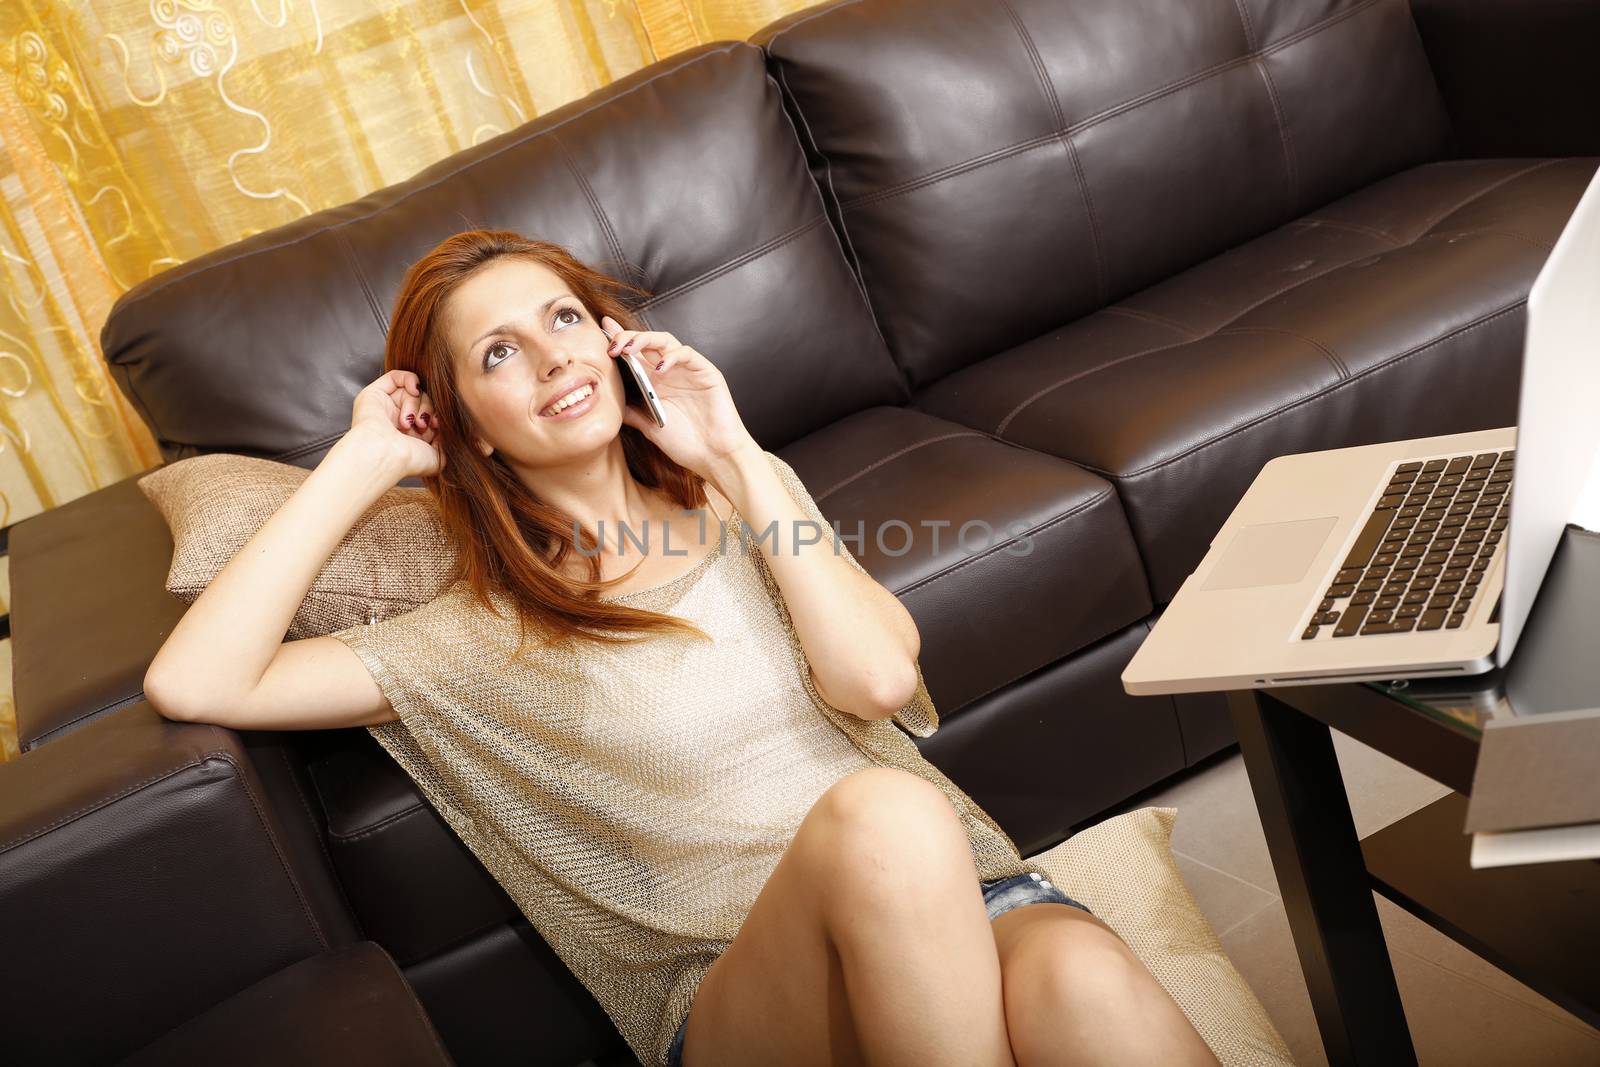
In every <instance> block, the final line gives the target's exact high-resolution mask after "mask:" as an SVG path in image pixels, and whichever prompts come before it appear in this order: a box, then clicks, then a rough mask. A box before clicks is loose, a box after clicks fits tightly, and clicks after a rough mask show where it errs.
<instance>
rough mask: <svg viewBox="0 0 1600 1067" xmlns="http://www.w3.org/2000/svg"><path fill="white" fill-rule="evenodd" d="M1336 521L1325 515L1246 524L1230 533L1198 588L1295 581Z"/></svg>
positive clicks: (1225, 587) (1301, 576)
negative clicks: (1225, 547)
mask: <svg viewBox="0 0 1600 1067" xmlns="http://www.w3.org/2000/svg"><path fill="white" fill-rule="evenodd" d="M1338 524H1339V519H1338V517H1337V516H1334V515H1329V516H1328V517H1326V518H1321V519H1296V520H1295V521H1293V522H1263V523H1258V524H1256V525H1255V526H1246V527H1245V528H1244V529H1242V530H1240V531H1239V532H1238V533H1236V534H1234V535H1233V540H1232V541H1231V542H1229V544H1228V548H1227V550H1226V551H1225V552H1224V553H1223V554H1222V559H1221V560H1220V561H1219V562H1218V563H1217V566H1216V569H1215V570H1213V571H1212V572H1211V576H1210V577H1209V578H1207V579H1206V584H1205V585H1202V586H1201V587H1200V588H1201V589H1247V588H1249V587H1251V586H1256V585H1287V584H1289V583H1291V582H1298V581H1299V580H1300V579H1302V578H1304V577H1305V576H1306V571H1307V570H1308V569H1309V568H1310V567H1311V561H1312V560H1314V559H1316V558H1317V553H1318V552H1320V551H1322V543H1323V542H1324V541H1326V540H1327V539H1328V534H1329V532H1330V531H1331V530H1332V529H1333V528H1334V527H1335V526H1337V525H1338Z"/></svg>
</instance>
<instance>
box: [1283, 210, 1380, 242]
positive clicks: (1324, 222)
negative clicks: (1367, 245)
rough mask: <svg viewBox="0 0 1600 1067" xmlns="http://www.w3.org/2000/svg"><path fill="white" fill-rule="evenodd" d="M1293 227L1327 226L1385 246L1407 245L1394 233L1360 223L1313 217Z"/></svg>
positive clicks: (1301, 220)
mask: <svg viewBox="0 0 1600 1067" xmlns="http://www.w3.org/2000/svg"><path fill="white" fill-rule="evenodd" d="M1293 225H1296V226H1303V227H1304V228H1306V229H1310V228H1311V227H1319V226H1327V227H1329V228H1331V229H1335V230H1349V231H1350V232H1351V233H1359V234H1361V235H1363V236H1365V237H1376V238H1377V239H1378V240H1380V241H1383V242H1384V243H1385V244H1389V245H1395V246H1398V245H1402V244H1405V243H1406V241H1405V240H1404V239H1403V238H1400V237H1396V236H1395V235H1394V234H1392V233H1388V232H1386V231H1384V230H1379V229H1376V228H1374V227H1372V226H1363V225H1361V224H1360V223H1358V222H1340V221H1338V220H1335V219H1322V218H1317V217H1316V216H1314V215H1312V216H1308V217H1306V218H1303V219H1299V220H1297V221H1296V222H1295V223H1293Z"/></svg>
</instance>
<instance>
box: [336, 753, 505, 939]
mask: <svg viewBox="0 0 1600 1067" xmlns="http://www.w3.org/2000/svg"><path fill="white" fill-rule="evenodd" d="M329 741H330V743H329V744H327V745H326V746H324V750H323V751H321V752H319V753H318V754H316V755H315V756H313V757H311V758H310V759H309V760H308V761H307V767H308V770H309V772H310V775H311V780H312V782H313V783H314V786H315V789H316V793H317V797H318V800H319V801H320V803H321V805H322V811H323V815H324V817H325V818H326V825H327V842H328V852H329V855H330V856H331V858H332V860H333V864H334V867H335V869H336V870H337V871H338V873H339V881H340V882H341V883H342V884H343V886H344V889H345V895H346V896H347V898H348V899H349V901H350V908H351V910H352V911H354V912H355V914H356V917H357V918H358V919H359V920H360V922H361V927H362V930H363V931H364V932H365V934H366V936H367V937H368V938H370V939H372V940H373V941H376V942H377V943H378V944H380V945H382V946H383V947H384V948H385V949H387V950H388V952H389V953H390V955H392V956H393V957H394V958H395V959H396V960H397V961H398V962H399V963H400V964H401V966H410V965H411V964H412V963H414V962H416V961H418V960H422V959H426V958H428V957H430V956H432V955H434V954H435V953H437V952H439V951H440V950H442V949H445V948H447V947H449V946H451V945H454V944H457V943H459V942H461V941H463V940H464V939H466V938H468V937H471V936H472V935H474V934H477V933H479V932H481V931H483V930H486V929H488V928H490V927H493V926H496V925H498V924H502V923H504V922H506V921H507V920H508V919H514V918H516V917H517V916H519V915H520V914H521V912H520V911H518V909H517V906H516V904H515V903H514V902H513V901H512V900H511V898H510V897H509V896H507V895H506V892H505V890H504V889H502V888H501V887H500V884H499V883H498V882H496V881H495V880H494V877H493V876H492V875H490V874H489V872H488V871H487V870H485V869H484V867H483V864H481V863H480V862H478V859H477V857H476V856H474V855H473V854H472V852H471V851H470V850H469V849H468V848H467V847H466V845H464V844H462V842H461V839H460V838H459V837H457V836H456V834H455V832H454V831H453V830H451V829H450V827H449V825H448V824H446V823H445V821H444V820H443V819H442V818H440V817H439V815H438V814H437V813H435V812H434V810H433V808H431V807H429V805H428V803H427V801H426V800H424V799H423V798H422V796H421V794H420V793H418V791H417V789H416V786H415V785H414V784H413V783H412V781H411V779H410V778H408V777H406V773H405V772H404V771H403V770H401V769H400V767H399V766H398V765H397V764H396V763H395V762H394V760H393V759H392V758H391V757H390V756H389V754H388V753H387V752H385V751H383V749H382V748H380V747H379V745H378V742H377V741H376V740H375V739H374V738H373V737H372V735H371V734H370V733H368V732H367V731H366V730H339V731H334V732H333V733H332V734H330V735H329Z"/></svg>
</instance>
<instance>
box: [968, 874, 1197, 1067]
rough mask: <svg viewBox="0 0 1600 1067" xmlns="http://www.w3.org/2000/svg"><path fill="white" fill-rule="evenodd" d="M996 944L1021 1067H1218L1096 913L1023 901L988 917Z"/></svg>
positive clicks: (1174, 1005)
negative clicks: (1140, 1066)
mask: <svg viewBox="0 0 1600 1067" xmlns="http://www.w3.org/2000/svg"><path fill="white" fill-rule="evenodd" d="M994 940H995V948H996V950H997V951H998V953H999V955H1000V970H1001V981H1002V984H1003V988H1004V991H1005V1010H1006V1025H1007V1030H1008V1031H1009V1033H1010V1035H1011V1047H1012V1049H1013V1050H1014V1051H1015V1052H1016V1057H1017V1064H1018V1067H1084V1065H1088V1064H1118V1065H1121V1064H1130V1063H1159V1064H1162V1065H1163V1067H1216V1064H1217V1058H1216V1057H1215V1056H1214V1055H1212V1053H1211V1049H1210V1048H1209V1047H1207V1045H1206V1043H1205V1041H1203V1040H1202V1039H1201V1037H1200V1034H1199V1033H1198V1032H1197V1031H1196V1030H1195V1028H1194V1026H1193V1025H1192V1024H1191V1023H1190V1022H1189V1018H1188V1016H1186V1015H1184V1014H1183V1009H1181V1008H1179V1007H1178V1002H1177V1001H1175V1000H1173V999H1172V996H1171V994H1169V993H1168V992H1167V991H1166V990H1165V989H1164V988H1162V986H1161V983H1160V982H1158V981H1156V977H1155V975H1153V974H1151V973H1150V970H1149V968H1147V967H1146V966H1145V965H1144V963H1143V962H1142V961H1141V960H1140V959H1139V957H1137V956H1135V955H1134V954H1133V950H1132V949H1130V948H1129V947H1128V946H1127V944H1126V943H1125V942H1124V941H1123V940H1122V938H1120V937H1119V936H1117V934H1116V932H1115V931H1113V930H1112V929H1111V927H1109V926H1107V925H1106V924H1105V923H1104V922H1103V921H1101V920H1100V919H1098V918H1096V917H1095V916H1093V915H1090V914H1089V913H1088V912H1085V911H1080V910H1079V909H1077V908H1074V907H1072V906H1071V905H1070V904H1057V903H1047V902H1040V903H1037V904H1027V905H1024V906H1023V907H1020V908H1013V909H1012V910H1010V911H1008V912H1006V913H1005V914H1003V915H1001V916H999V917H998V918H996V919H995V920H994Z"/></svg>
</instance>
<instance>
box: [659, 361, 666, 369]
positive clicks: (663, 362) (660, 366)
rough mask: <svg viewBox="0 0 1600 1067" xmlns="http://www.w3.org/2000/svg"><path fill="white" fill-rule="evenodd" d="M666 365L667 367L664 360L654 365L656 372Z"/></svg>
mask: <svg viewBox="0 0 1600 1067" xmlns="http://www.w3.org/2000/svg"><path fill="white" fill-rule="evenodd" d="M666 365H667V361H666V360H662V361H661V362H660V363H657V364H656V370H660V369H661V368H662V367H665V366H666Z"/></svg>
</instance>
